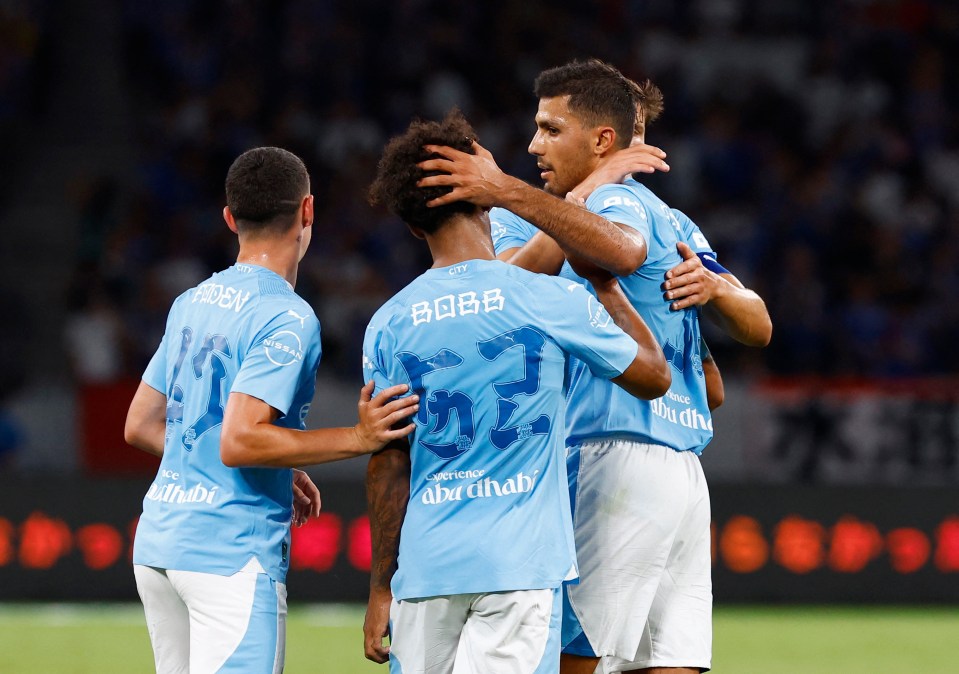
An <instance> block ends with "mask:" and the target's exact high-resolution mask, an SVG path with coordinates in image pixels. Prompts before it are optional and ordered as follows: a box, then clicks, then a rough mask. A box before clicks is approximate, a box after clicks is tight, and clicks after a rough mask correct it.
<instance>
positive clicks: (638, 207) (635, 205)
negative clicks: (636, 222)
mask: <svg viewBox="0 0 959 674" xmlns="http://www.w3.org/2000/svg"><path fill="white" fill-rule="evenodd" d="M610 206H626V207H628V208H632V209H633V210H634V211H636V213H637V214H638V215H639V217H641V218H642V219H643V220H645V219H646V211H645V209H643V205H642V204H641V203H640V202H638V201H636V200H635V199H630V198H629V197H609V198H608V199H606V200H605V201H603V208H609V207H610Z"/></svg>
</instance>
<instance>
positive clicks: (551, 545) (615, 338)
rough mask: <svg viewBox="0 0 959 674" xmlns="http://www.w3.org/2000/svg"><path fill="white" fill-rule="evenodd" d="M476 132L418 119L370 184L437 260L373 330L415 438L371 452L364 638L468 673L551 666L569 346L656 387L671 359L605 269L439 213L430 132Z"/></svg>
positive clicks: (567, 574) (563, 569) (463, 216)
mask: <svg viewBox="0 0 959 674" xmlns="http://www.w3.org/2000/svg"><path fill="white" fill-rule="evenodd" d="M473 139H475V134H474V133H473V131H472V129H471V128H470V127H469V126H468V124H467V123H466V121H465V120H464V119H463V118H462V116H461V115H460V114H459V113H458V112H456V111H454V112H453V113H451V114H450V115H449V116H448V117H447V118H446V120H444V121H443V122H422V121H421V122H414V123H413V124H412V125H411V126H410V127H409V129H408V130H407V131H406V133H404V134H402V135H400V136H398V137H396V138H394V139H393V140H391V141H390V143H389V144H388V145H387V147H386V148H385V150H384V152H383V157H382V159H381V160H380V163H379V166H378V169H377V177H376V181H375V182H374V183H373V186H372V188H371V197H372V199H373V200H374V201H375V202H376V203H379V204H382V205H384V206H386V207H387V208H389V209H390V210H391V211H393V212H394V213H396V214H399V215H401V216H402V217H403V218H404V219H405V221H406V224H407V226H408V227H409V229H410V230H411V232H412V233H413V234H414V235H415V236H417V237H419V238H423V239H425V240H426V242H427V244H428V245H429V247H430V252H431V253H432V256H433V266H432V267H431V268H430V269H429V270H427V271H426V272H425V273H424V274H422V275H421V276H420V277H418V278H417V279H415V280H414V281H413V282H412V283H410V284H409V285H408V286H407V287H406V288H404V289H403V290H401V291H400V292H399V293H398V294H397V295H396V296H394V297H393V298H392V299H391V300H389V301H388V302H387V303H386V304H384V305H383V307H382V308H381V309H380V310H379V311H377V312H376V314H375V315H374V316H373V318H372V319H371V321H370V324H369V327H368V328H367V332H366V339H365V341H364V347H363V363H364V374H365V376H366V377H372V378H373V380H374V382H375V383H376V388H377V390H378V389H380V388H383V387H387V386H389V385H390V384H391V383H395V382H408V383H409V386H410V390H411V391H412V392H414V393H418V394H419V395H420V399H421V401H422V404H421V406H420V408H419V413H418V414H417V415H416V417H415V418H414V422H415V425H416V430H415V431H414V433H413V434H412V435H411V436H410V439H409V442H408V443H407V442H406V441H405V440H404V441H397V442H395V443H391V444H390V445H388V446H387V448H386V449H384V450H383V451H381V452H378V453H376V454H374V455H373V457H371V459H370V464H369V467H368V471H367V499H368V506H369V515H370V527H371V535H372V542H373V559H372V567H371V578H370V600H369V606H368V609H367V616H366V622H365V625H364V634H365V639H366V643H365V650H366V655H367V657H368V658H370V659H371V660H374V661H377V662H385V661H386V660H387V659H389V660H390V664H391V671H393V672H432V673H434V674H448V673H450V672H452V671H453V667H454V665H455V664H456V663H457V662H459V664H460V666H463V665H468V669H469V670H470V671H474V672H498V673H503V674H538V673H540V672H555V671H556V670H557V669H558V667H559V648H560V643H559V636H560V634H559V632H560V630H559V627H560V605H561V600H560V591H559V588H560V585H561V584H562V582H563V581H564V580H570V579H574V578H575V577H576V575H577V565H576V556H575V553H574V550H573V538H572V519H571V514H570V510H569V498H568V496H567V492H566V489H567V487H566V464H565V459H564V446H563V438H564V423H563V418H564V407H565V405H564V394H565V375H566V361H567V358H568V357H570V356H572V357H576V358H577V359H579V361H580V362H582V363H583V364H584V367H586V368H588V369H589V370H590V371H591V372H592V373H593V376H596V377H599V378H602V379H605V380H610V379H611V380H612V381H613V382H614V383H616V384H618V385H619V386H621V387H623V389H624V390H626V391H628V392H629V393H628V394H627V395H639V396H643V397H647V398H650V397H656V396H659V395H661V394H662V393H663V392H664V391H665V390H666V389H667V388H668V386H669V374H668V367H667V365H666V362H665V360H664V358H663V355H662V351H661V350H660V348H659V346H658V344H657V343H656V342H655V340H654V338H653V336H652V333H650V331H649V330H648V328H647V327H646V326H645V324H644V323H643V322H642V319H640V317H639V315H638V314H637V313H636V312H635V311H634V310H633V309H632V307H631V306H630V304H629V302H628V300H627V299H626V297H625V296H624V295H623V294H622V292H621V290H620V288H619V284H618V283H617V282H616V280H615V279H614V278H612V276H611V275H610V274H609V273H607V272H604V271H602V270H600V269H598V268H591V267H589V265H588V264H586V263H583V264H582V266H580V267H578V268H579V269H580V270H581V271H582V272H583V273H584V274H586V275H587V276H588V277H589V278H590V279H591V281H592V283H593V286H594V288H595V290H596V296H595V297H594V296H593V295H591V294H589V293H588V292H586V290H585V289H584V288H583V286H582V285H580V284H578V283H570V282H568V281H565V280H562V279H558V278H555V277H550V276H545V275H542V274H532V273H530V272H527V271H525V270H523V269H520V268H518V267H515V266H512V265H508V264H505V263H503V262H500V261H497V260H495V259H494V251H493V243H492V240H491V239H490V229H489V220H488V218H487V216H486V212H485V210H484V209H482V208H479V207H477V206H475V205H473V204H468V203H460V204H458V205H457V206H456V208H454V209H450V210H447V211H445V215H443V216H442V217H441V218H440V219H439V220H437V218H435V217H434V216H433V214H434V213H435V212H437V211H436V210H433V209H429V208H427V206H426V205H427V203H428V202H430V201H432V200H433V199H435V198H438V197H442V195H443V194H444V193H445V192H447V191H448V190H447V189H446V188H443V187H440V188H424V187H422V181H423V180H424V179H425V178H428V177H429V176H430V175H431V174H433V173H435V171H442V168H438V169H430V168H426V169H425V170H424V169H423V168H421V166H422V164H423V162H424V161H426V162H427V163H428V162H429V161H431V157H432V158H433V160H435V158H436V155H434V154H433V151H432V150H431V148H432V147H433V146H435V145H446V146H458V147H459V148H460V150H458V151H460V152H463V153H467V154H468V153H470V152H472V151H473V150H472V141H473ZM453 204H456V202H455V201H454V202H449V204H448V205H453ZM597 297H598V298H599V300H601V301H602V304H600V302H597ZM604 305H605V306H604ZM618 326H621V327H618ZM624 331H625V332H624ZM401 532H402V534H401ZM388 628H389V629H388ZM388 631H389V634H390V637H391V643H390V648H389V650H387V649H386V648H384V646H383V644H382V639H383V637H384V636H386V634H387V632H388ZM458 648H459V653H457V649H458Z"/></svg>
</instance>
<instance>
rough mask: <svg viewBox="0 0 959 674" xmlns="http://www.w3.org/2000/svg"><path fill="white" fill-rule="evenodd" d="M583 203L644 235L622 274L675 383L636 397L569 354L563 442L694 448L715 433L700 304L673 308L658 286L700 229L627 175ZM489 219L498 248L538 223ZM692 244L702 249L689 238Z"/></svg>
mask: <svg viewBox="0 0 959 674" xmlns="http://www.w3.org/2000/svg"><path fill="white" fill-rule="evenodd" d="M586 207H587V208H588V209H589V210H590V211H592V212H594V213H598V214H599V215H602V216H603V217H605V218H606V219H607V220H610V221H612V222H617V223H621V224H623V225H627V226H629V227H633V228H635V229H636V230H638V231H639V232H640V233H641V234H642V235H643V237H644V238H645V239H646V244H647V255H646V261H645V262H644V263H643V265H642V266H641V267H640V268H639V269H637V270H636V271H635V272H634V273H633V274H631V275H630V276H627V277H621V278H620V279H619V281H620V285H621V287H622V289H623V292H624V293H625V294H626V296H627V297H628V298H629V300H630V302H631V303H632V305H633V306H634V307H636V310H637V311H638V312H639V314H640V315H641V316H642V317H643V319H644V320H645V321H646V324H647V325H648V326H649V328H650V330H652V332H653V334H654V335H655V336H656V338H657V340H658V341H659V344H660V346H662V348H663V353H664V354H665V356H666V360H667V361H668V362H669V363H670V365H671V373H672V385H671V386H670V388H669V391H667V393H666V395H664V396H662V397H661V398H657V399H656V400H651V401H646V400H639V399H637V398H635V397H633V396H631V395H630V394H629V393H627V392H626V391H624V390H623V389H621V388H620V387H618V386H615V385H611V384H610V383H609V382H608V381H605V380H602V379H597V378H596V377H592V376H591V375H590V373H589V371H588V369H587V368H584V367H583V366H582V364H581V363H578V362H576V361H573V363H572V367H571V371H572V374H571V378H570V390H569V404H568V407H567V419H566V421H567V443H568V444H570V445H572V444H577V443H579V442H583V441H585V440H590V439H599V438H609V437H624V438H634V439H636V440H639V441H641V442H653V443H656V444H662V445H666V446H668V447H672V448H673V449H676V450H679V451H686V450H689V451H693V452H696V453H697V454H699V453H701V452H702V450H703V448H704V447H705V446H706V444H707V443H708V442H709V441H710V440H711V439H712V434H713V431H712V429H713V423H712V418H711V416H710V413H709V407H708V405H707V404H706V381H705V377H704V375H703V366H702V359H701V356H700V326H699V317H698V315H699V312H698V310H697V309H695V308H689V309H684V310H682V311H671V310H670V308H669V303H668V302H667V301H666V300H665V299H664V298H663V290H662V288H661V285H662V283H663V281H664V280H665V274H666V272H667V271H668V270H670V269H672V268H673V267H674V266H676V265H677V264H679V263H680V262H681V261H682V258H681V257H680V256H679V253H678V252H677V251H676V243H677V242H678V241H687V242H695V241H696V240H695V239H694V238H693V237H694V235H695V232H698V231H699V229H698V227H695V225H693V224H692V222H691V221H690V222H689V224H690V225H692V228H694V229H695V231H694V229H692V228H691V229H688V231H684V229H683V227H682V225H681V223H680V221H679V220H678V219H677V218H676V215H675V214H674V213H673V212H672V211H671V210H670V208H669V207H668V206H667V205H666V204H665V203H663V202H662V201H661V200H660V199H659V198H658V197H657V196H656V195H655V194H653V193H652V192H651V191H650V190H649V189H648V188H646V187H645V186H643V185H641V184H640V183H638V182H636V181H635V180H633V179H632V178H627V179H626V181H625V183H624V184H608V185H603V186H601V187H599V188H597V189H596V190H595V191H594V192H593V193H592V194H591V195H590V196H589V198H588V199H587V201H586ZM687 220H688V218H687ZM490 222H491V229H492V231H494V232H497V233H498V236H497V237H496V241H495V243H494V246H495V249H496V252H497V254H499V253H501V252H502V251H504V250H507V249H509V248H515V247H518V246H522V245H523V244H524V243H526V241H528V240H529V239H530V238H532V235H533V234H534V233H535V232H536V231H538V230H537V229H536V228H535V227H534V226H533V225H531V224H530V223H528V222H526V221H525V220H523V219H522V218H519V217H518V216H516V215H514V214H513V213H510V212H509V211H504V210H503V209H491V211H490ZM700 236H702V234H701V233H700ZM691 247H693V248H694V250H697V252H698V251H699V248H698V247H697V246H696V245H693V244H692V243H691ZM560 276H562V277H563V278H569V279H572V280H576V281H578V282H580V283H583V284H585V285H586V287H587V288H591V286H590V284H589V283H588V282H587V281H586V280H585V279H582V278H581V277H579V276H578V275H577V274H576V273H575V272H574V271H573V270H572V268H571V267H570V266H569V263H565V264H564V265H563V268H562V270H561V271H560Z"/></svg>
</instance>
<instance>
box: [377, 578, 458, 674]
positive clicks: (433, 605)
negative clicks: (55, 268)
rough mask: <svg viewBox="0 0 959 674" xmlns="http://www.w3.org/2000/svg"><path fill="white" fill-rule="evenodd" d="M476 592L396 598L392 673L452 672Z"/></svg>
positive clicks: (392, 619) (392, 620)
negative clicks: (404, 598)
mask: <svg viewBox="0 0 959 674" xmlns="http://www.w3.org/2000/svg"><path fill="white" fill-rule="evenodd" d="M475 596H476V595H472V594H453V595H447V596H443V597H427V598H424V599H409V600H396V599H394V600H393V603H392V604H391V605H390V674H404V672H405V673H406V674H409V673H410V672H429V673H430V674H451V673H452V672H453V664H454V661H455V660H456V649H457V646H458V645H459V643H460V635H461V634H462V632H463V625H464V624H465V623H466V617H467V615H468V613H469V605H470V601H471V600H472V598H473V597H475ZM457 671H459V670H457Z"/></svg>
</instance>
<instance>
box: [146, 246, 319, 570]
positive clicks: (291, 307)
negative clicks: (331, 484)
mask: <svg viewBox="0 0 959 674" xmlns="http://www.w3.org/2000/svg"><path fill="white" fill-rule="evenodd" d="M319 330H320V326H319V322H318V321H317V320H316V316H315V315H314V314H313V311H312V310H311V309H310V307H309V305H308V304H306V302H304V301H303V300H302V299H300V298H299V297H298V296H297V295H296V294H295V293H294V292H293V289H292V287H291V286H290V284H289V283H287V282H286V281H285V280H284V279H283V278H281V277H280V276H279V275H277V274H275V273H274V272H272V271H270V270H268V269H265V268H263V267H258V266H254V265H244V264H237V265H234V266H233V267H230V268H229V269H227V270H225V271H223V272H220V273H218V274H214V275H213V277H211V278H210V279H209V280H207V281H205V282H204V283H201V284H200V285H198V286H197V287H196V288H192V289H190V290H188V291H187V292H185V293H183V294H182V295H180V297H178V298H177V300H176V301H175V302H174V304H173V308H172V309H171V310H170V315H169V317H168V319H167V326H166V331H165V333H164V335H163V340H162V341H161V343H160V347H159V348H158V349H157V352H156V354H154V356H153V359H152V360H151V361H150V364H149V365H148V366H147V369H146V372H145V373H144V375H143V381H144V382H146V383H147V384H148V385H149V386H152V387H153V388H155V389H157V390H158V391H161V392H163V393H165V394H166V396H167V415H166V437H165V440H164V447H163V457H162V458H161V461H160V469H159V471H158V472H157V476H156V478H155V480H154V482H153V484H152V485H150V488H149V490H148V491H147V494H146V496H145V498H144V500H143V515H142V516H141V517H140V521H139V524H138V526H137V534H136V539H135V542H134V554H133V561H134V563H135V564H142V565H145V566H153V567H157V568H162V569H178V570H183V571H203V572H207V573H217V574H221V575H230V574H232V573H235V572H236V571H239V570H240V569H242V568H244V567H245V566H246V565H247V564H248V563H249V562H250V560H251V559H253V558H255V559H256V560H257V562H258V563H259V564H260V565H261V566H262V567H263V569H264V570H265V571H266V572H267V573H268V574H270V576H271V577H273V578H274V579H275V580H277V581H279V582H284V581H285V578H286V572H287V569H288V566H289V524H290V518H291V516H292V513H291V504H292V498H293V497H292V473H291V471H290V470H288V469H276V468H228V467H226V466H225V465H223V463H222V461H221V460H220V425H221V424H222V422H223V411H224V407H225V406H226V401H227V398H228V396H229V395H230V393H231V392H239V393H245V394H247V395H251V396H254V397H256V398H259V399H260V400H263V401H264V402H266V403H267V404H269V405H270V406H272V407H273V408H275V409H277V410H279V411H280V413H281V415H282V416H281V417H280V418H279V419H278V420H277V421H276V423H277V425H279V426H283V427H286V428H299V429H302V428H304V422H305V419H306V413H307V411H308V410H309V406H310V402H311V401H312V399H313V393H314V387H315V375H316V368H317V365H318V364H319V359H320V341H319Z"/></svg>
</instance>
